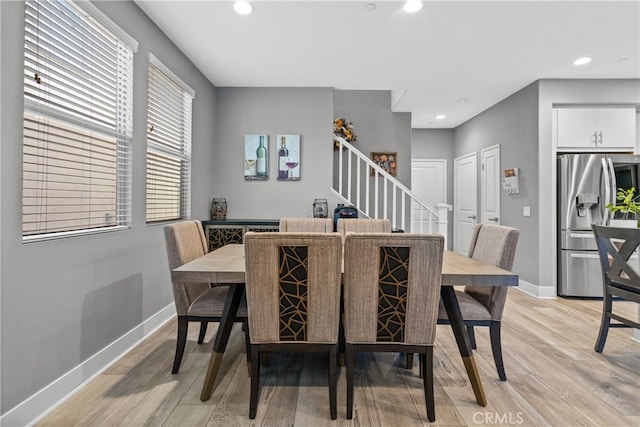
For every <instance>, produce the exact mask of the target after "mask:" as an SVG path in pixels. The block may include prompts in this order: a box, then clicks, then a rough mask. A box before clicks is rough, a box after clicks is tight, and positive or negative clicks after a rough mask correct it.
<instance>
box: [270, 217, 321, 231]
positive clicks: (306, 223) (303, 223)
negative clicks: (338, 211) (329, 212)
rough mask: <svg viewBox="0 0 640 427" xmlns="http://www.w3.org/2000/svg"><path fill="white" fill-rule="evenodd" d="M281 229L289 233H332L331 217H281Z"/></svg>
mask: <svg viewBox="0 0 640 427" xmlns="http://www.w3.org/2000/svg"><path fill="white" fill-rule="evenodd" d="M279 230H280V231H282V232H287V233H291V232H293V233H332V232H333V221H332V220H331V218H280V227H279Z"/></svg>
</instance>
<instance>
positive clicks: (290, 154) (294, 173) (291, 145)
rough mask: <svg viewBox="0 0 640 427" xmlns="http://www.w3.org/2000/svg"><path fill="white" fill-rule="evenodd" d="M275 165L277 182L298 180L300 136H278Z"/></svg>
mask: <svg viewBox="0 0 640 427" xmlns="http://www.w3.org/2000/svg"><path fill="white" fill-rule="evenodd" d="M276 144H277V149H278V151H277V152H276V153H277V156H278V157H277V161H276V163H277V165H278V180H279V181H299V180H300V163H301V157H300V135H278V137H277V139H276Z"/></svg>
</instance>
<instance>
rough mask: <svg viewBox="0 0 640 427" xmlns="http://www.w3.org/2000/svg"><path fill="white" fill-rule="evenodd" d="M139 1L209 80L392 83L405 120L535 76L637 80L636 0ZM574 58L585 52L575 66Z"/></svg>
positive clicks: (489, 101) (385, 86)
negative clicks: (247, 10) (246, 6)
mask: <svg viewBox="0 0 640 427" xmlns="http://www.w3.org/2000/svg"><path fill="white" fill-rule="evenodd" d="M136 3H137V4H138V5H139V6H140V7H141V8H142V10H143V11H144V12H145V13H146V14H147V15H149V17H150V18H151V19H152V20H153V21H154V22H155V23H156V24H157V25H158V27H160V28H161V29H162V31H164V32H165V33H166V34H167V35H168V36H169V38H171V40H173V42H174V43H175V44H176V45H177V46H178V47H179V48H180V49H181V50H182V51H183V52H184V53H185V54H186V55H187V56H188V57H189V58H190V59H191V61H193V63H194V64H195V65H196V66H197V67H198V68H199V69H200V70H201V71H202V73H203V74H204V75H205V76H207V78H208V79H209V80H210V81H211V82H212V83H213V84H214V85H215V86H218V87H259V86H261V87H334V88H336V89H375V90H392V91H393V92H392V93H393V95H392V98H393V100H392V104H393V105H392V108H393V111H398V112H411V113H412V127H413V128H452V127H455V126H457V125H459V124H461V123H463V122H465V121H466V120H468V119H470V118H471V117H473V116H475V115H476V114H478V113H480V112H482V111H483V110H485V109H487V108H489V107H490V106H492V105H493V104H495V103H497V102H498V101H500V100H502V99H504V98H505V97H507V96H509V95H511V94H512V93H514V92H516V91H517V90H519V89H521V88H523V87H525V86H526V85H528V84H530V83H532V82H533V81H535V80H537V79H541V78H572V79H574V78H575V79H581V78H640V59H639V57H640V0H626V1H619V2H616V1H608V0H606V1H526V0H517V1H492V2H491V1H479V0H475V1H455V0H448V1H426V2H425V3H424V7H423V8H422V10H420V11H419V12H417V13H415V14H407V13H405V12H404V11H403V10H402V4H403V2H402V1H399V0H395V1H392V0H382V1H380V0H377V1H368V0H364V1H354V0H340V1H327V0H324V1H311V0H306V1H305V0H299V1H271V0H256V1H253V4H254V6H255V11H254V13H252V14H251V15H238V14H236V13H235V12H234V11H233V7H232V6H233V2H232V1H222V0H209V1H167V0H136ZM371 3H373V4H374V5H375V6H376V7H375V10H373V11H367V7H366V5H367V4H371ZM581 56H591V57H593V61H592V62H591V63H590V64H587V65H584V66H581V67H576V66H574V65H573V64H572V62H573V60H574V59H576V58H578V57H581ZM460 100H466V102H463V101H460ZM438 114H445V115H446V119H444V120H436V119H435V116H436V115H438Z"/></svg>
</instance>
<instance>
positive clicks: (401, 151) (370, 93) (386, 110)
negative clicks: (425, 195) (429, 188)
mask: <svg viewBox="0 0 640 427" xmlns="http://www.w3.org/2000/svg"><path fill="white" fill-rule="evenodd" d="M333 105H334V112H335V117H343V118H345V119H348V120H350V121H351V122H352V123H353V124H354V126H355V129H354V131H355V134H356V136H357V140H356V142H355V144H354V145H355V147H356V148H357V149H358V150H360V151H361V152H363V153H364V154H366V155H369V153H370V152H371V151H396V152H397V153H398V158H397V163H398V175H397V176H396V178H397V179H398V181H400V182H401V183H403V184H404V185H406V186H407V187H409V188H410V187H411V157H412V155H411V113H393V112H391V91H388V90H335V91H334V104H333ZM332 122H333V120H332Z"/></svg>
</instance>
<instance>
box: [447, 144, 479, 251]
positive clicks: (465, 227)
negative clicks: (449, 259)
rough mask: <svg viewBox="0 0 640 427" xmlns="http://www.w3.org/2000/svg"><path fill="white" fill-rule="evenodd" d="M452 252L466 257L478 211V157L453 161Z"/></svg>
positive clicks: (472, 155) (468, 155) (459, 158)
mask: <svg viewBox="0 0 640 427" xmlns="http://www.w3.org/2000/svg"><path fill="white" fill-rule="evenodd" d="M453 181H454V182H453V185H454V187H453V199H454V202H453V250H454V251H456V252H459V253H461V254H463V255H468V250H469V241H470V240H471V233H472V232H473V227H474V226H475V225H476V220H477V215H478V213H477V210H478V155H477V154H476V153H471V154H467V155H466V156H463V157H458V158H457V159H455V160H454V167H453Z"/></svg>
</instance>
